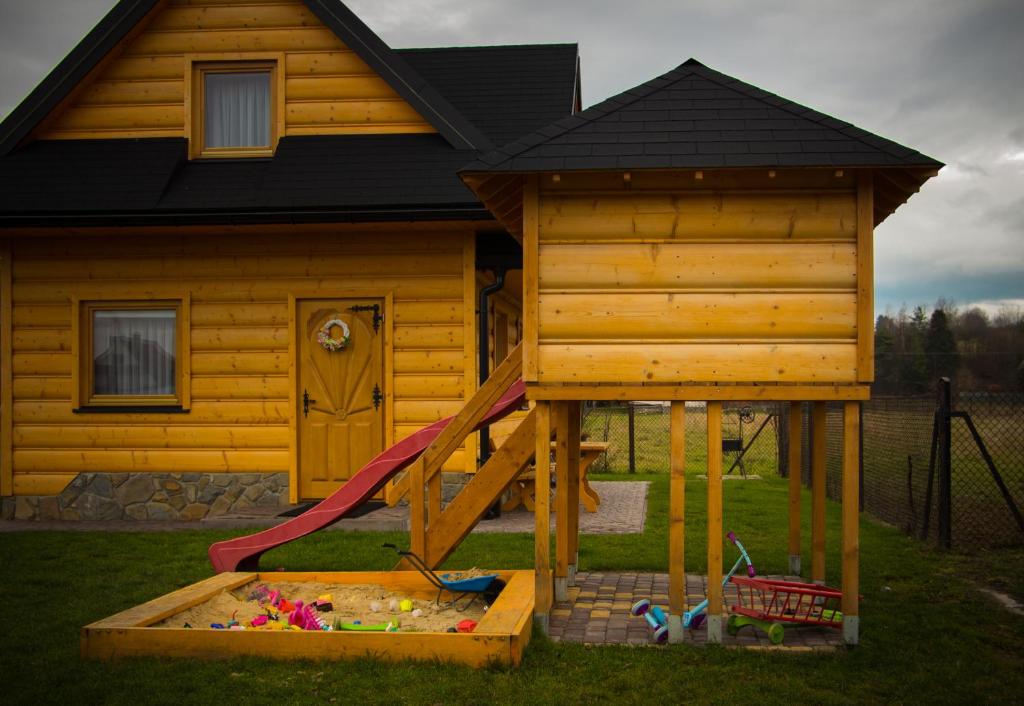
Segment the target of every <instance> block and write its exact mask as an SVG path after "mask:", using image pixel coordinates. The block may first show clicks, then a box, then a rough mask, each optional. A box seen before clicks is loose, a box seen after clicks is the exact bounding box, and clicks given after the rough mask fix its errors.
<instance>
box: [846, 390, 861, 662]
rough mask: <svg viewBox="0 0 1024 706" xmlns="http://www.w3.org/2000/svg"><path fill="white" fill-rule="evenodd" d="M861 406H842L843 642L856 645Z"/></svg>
mask: <svg viewBox="0 0 1024 706" xmlns="http://www.w3.org/2000/svg"><path fill="white" fill-rule="evenodd" d="M859 407H860V405H859V403H857V402H846V403H845V404H844V405H843V523H842V524H843V576H842V590H843V606H842V608H843V640H844V641H845V642H846V644H848V645H856V644H857V642H858V639H859V633H860V606H859V602H860V600H859V592H860V483H859V478H858V475H859V473H858V466H859V464H858V461H859V458H860V443H859V439H860V410H859Z"/></svg>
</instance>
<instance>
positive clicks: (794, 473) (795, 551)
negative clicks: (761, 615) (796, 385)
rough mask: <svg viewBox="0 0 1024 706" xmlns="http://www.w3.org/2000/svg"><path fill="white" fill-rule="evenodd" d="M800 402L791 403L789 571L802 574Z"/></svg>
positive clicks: (789, 429)
mask: <svg viewBox="0 0 1024 706" xmlns="http://www.w3.org/2000/svg"><path fill="white" fill-rule="evenodd" d="M802 407H803V405H802V404H800V403H799V402H790V403H789V428H788V441H789V449H788V453H789V456H788V466H789V573H790V574H792V575H793V576H799V575H800V568H801V567H800V481H801V476H802V475H803V469H802V468H801V467H800V466H801V463H800V457H801V456H802V454H801V450H802V449H801V446H802V443H801V442H802V439H801V437H802V436H803V428H802V427H803V418H802V416H801V415H802V412H803V410H802V409H801V408H802Z"/></svg>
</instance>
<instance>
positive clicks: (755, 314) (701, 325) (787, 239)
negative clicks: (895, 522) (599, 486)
mask: <svg viewBox="0 0 1024 706" xmlns="http://www.w3.org/2000/svg"><path fill="white" fill-rule="evenodd" d="M722 174H723V175H724V173H722ZM728 179H729V177H728V176H720V175H718V174H716V175H715V177H713V178H712V179H711V180H709V181H714V182H715V185H714V186H711V185H704V184H702V183H701V180H696V179H694V177H693V175H692V173H691V176H690V180H691V183H690V184H685V183H684V182H682V181H681V180H680V178H679V175H675V174H673V175H665V176H664V177H663V178H659V176H658V175H655V174H651V175H645V176H644V179H643V181H642V182H641V183H637V182H636V181H634V182H632V183H631V182H630V181H629V180H628V179H626V180H623V179H622V177H621V175H620V177H619V179H618V180H617V182H616V181H614V180H613V179H612V178H610V177H606V176H605V175H601V178H600V180H598V177H596V176H594V175H586V174H581V175H577V174H570V175H562V176H561V177H560V178H559V179H557V180H553V179H552V178H551V177H550V176H547V177H543V178H541V179H540V180H539V195H538V199H537V206H536V209H537V218H536V226H535V228H536V231H535V233H526V243H527V245H528V247H529V246H532V243H534V242H535V243H536V245H535V247H536V248H537V252H538V255H537V287H536V290H535V291H536V302H537V304H536V306H537V328H536V331H537V333H536V349H535V350H536V353H535V354H536V361H537V363H536V365H537V367H536V370H537V372H536V381H537V382H538V383H540V384H541V385H543V384H546V383H550V384H562V383H632V384H637V383H699V382H710V383H718V382H726V383H796V384H799V383H855V382H857V381H858V357H857V342H858V328H859V326H858V324H859V322H858V299H859V294H858V286H857V285H858V257H857V254H858V245H857V243H858V240H857V238H858V228H857V225H858V223H857V216H858V213H857V194H856V190H855V184H854V182H853V181H852V180H851V179H849V178H844V179H838V178H837V179H836V180H835V181H836V184H835V187H836V188H830V189H821V188H820V187H815V188H811V187H808V188H806V189H794V188H792V186H791V185H790V186H789V187H788V188H785V189H781V188H775V189H772V188H771V187H770V186H769V187H767V188H765V187H764V186H762V187H761V188H759V189H752V188H749V185H747V184H743V183H742V182H737V183H728ZM637 181H639V180H637ZM763 181H766V180H763ZM524 220H525V221H526V222H528V223H531V222H532V219H530V218H529V217H528V216H527V217H526V218H525V219H524ZM534 238H535V239H534ZM527 331H528V332H529V331H530V327H529V326H528V327H527ZM529 343H530V342H529V341H528V347H529ZM529 355H530V353H529V351H528V352H527V357H528V358H529Z"/></svg>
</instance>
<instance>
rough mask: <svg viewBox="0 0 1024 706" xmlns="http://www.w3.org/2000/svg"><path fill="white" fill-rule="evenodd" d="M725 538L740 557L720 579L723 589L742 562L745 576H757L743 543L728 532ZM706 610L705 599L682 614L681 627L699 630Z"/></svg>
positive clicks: (706, 600) (734, 534)
mask: <svg viewBox="0 0 1024 706" xmlns="http://www.w3.org/2000/svg"><path fill="white" fill-rule="evenodd" d="M725 536H726V537H728V538H729V541H730V542H732V543H733V544H734V545H735V546H736V548H737V549H739V550H740V556H739V558H738V559H736V563H735V564H733V565H732V568H731V569H729V573H727V574H726V575H725V577H724V578H723V579H722V588H723V589H724V588H725V587H726V585H727V584H728V583H729V579H731V578H732V577H733V576H734V575H735V574H736V572H737V571H739V570H740V565H741V564H743V562H746V564H747V576H749V577H750V578H754V577H755V576H756V575H757V571H756V570H755V569H754V564H753V562H751V561H750V556H749V555H748V554H747V550H746V549H744V548H743V543H742V542H740V540H738V539H737V538H736V533H735V532H732V531H730V532H729V534H727V535H725ZM707 609H708V599H706V598H705V599H704V600H703V601H701V602H700V603H698V604H697V605H695V606H694V607H693V610H688V611H686V612H685V613H683V627H684V628H692V629H694V630H697V629H698V628H700V626H701V625H702V624H703V623H704V618H705V617H706V611H707Z"/></svg>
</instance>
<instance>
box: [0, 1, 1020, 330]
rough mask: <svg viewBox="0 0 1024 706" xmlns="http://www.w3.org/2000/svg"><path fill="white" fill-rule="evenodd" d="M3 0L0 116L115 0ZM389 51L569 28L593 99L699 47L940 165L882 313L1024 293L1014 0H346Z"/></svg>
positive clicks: (879, 265)
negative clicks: (904, 306) (947, 300)
mask: <svg viewBox="0 0 1024 706" xmlns="http://www.w3.org/2000/svg"><path fill="white" fill-rule="evenodd" d="M114 4H115V3H114V2H113V1H112V0H31V1H29V0H0V115H5V114H6V113H7V112H8V111H10V110H11V109H12V108H13V107H14V106H15V105H17V103H18V102H19V101H21V100H22V98H24V96H25V95H26V94H27V93H28V92H29V91H30V90H31V89H32V88H33V87H34V86H35V85H36V84H37V83H38V82H39V81H40V80H42V78H43V77H44V76H45V75H46V73H47V72H48V71H50V69H51V68H52V67H53V66H54V65H55V64H56V63H57V62H58V61H59V60H60V59H61V58H62V57H63V56H64V55H65V54H66V53H67V52H68V51H69V50H70V49H71V48H72V47H73V46H74V44H75V43H77V42H78V41H79V40H80V39H81V38H82V37H83V36H84V35H85V34H86V32H88V31H89V29H90V28H91V27H92V26H93V25H94V24H95V23H96V22H97V21H98V20H99V19H100V17H102V15H103V14H104V13H105V12H106V11H107V10H109V9H110V8H111V7H113V5H114ZM348 4H349V6H350V7H351V8H352V10H354V11H355V12H356V13H357V14H358V15H359V16H360V17H362V18H363V20H364V21H366V22H367V24H369V25H370V27H371V28H373V29H374V30H375V31H377V32H378V33H379V34H380V35H381V36H382V37H383V39H384V40H385V41H386V42H388V43H389V44H390V45H391V46H393V47H411V46H447V45H472V44H519V43H534V42H578V43H579V45H580V53H581V56H582V61H583V102H584V106H587V105H592V104H593V103H595V102H598V101H600V100H602V99H604V98H607V97H608V96H611V95H614V94H615V93H618V92H620V91H623V90H625V89H628V88H631V87H633V86H635V85H637V84H639V83H642V82H644V81H646V80H648V79H650V78H653V77H654V76H656V75H658V74H661V73H664V72H665V71H667V70H669V69H671V68H673V67H675V66H676V65H678V64H680V63H682V62H683V61H685V60H686V59H687V58H689V57H691V56H692V57H695V58H697V59H699V60H700V61H702V62H703V63H705V64H707V65H708V66H710V67H712V68H715V69H717V70H719V71H722V72H724V73H727V74H731V75H733V76H735V77H737V78H740V79H743V80H745V81H747V82H749V83H753V84H755V85H757V86H760V87H761V88H764V89H766V90H768V91H772V92H774V93H778V94H780V95H783V96H785V97H787V98H790V99H792V100H795V101H797V102H800V103H803V104H805V105H808V106H811V107H813V108H816V109H818V110H820V111H822V112H825V113H829V114H831V115H835V116H836V117H839V118H841V119H843V120H847V121H850V122H852V123H854V124H856V125H858V126H860V127H863V128H865V129H867V130H870V131H872V132H876V133H878V134H880V135H883V136H885V137H888V138H890V139H893V140H896V141H897V142H900V143H902V144H905V145H908V146H910V147H914V148H915V149H918V150H920V151H921V152H924V153H925V154H927V155H929V156H932V157H935V158H936V159H938V160H940V161H942V162H945V163H946V164H947V165H948V166H947V167H946V168H945V169H943V170H942V172H941V173H940V175H939V176H938V177H937V178H935V179H932V180H931V181H929V182H928V183H927V184H926V185H925V187H924V189H923V190H922V192H921V193H920V194H918V195H916V196H914V197H913V198H912V199H911V200H910V202H909V204H907V205H904V206H903V207H902V208H900V210H899V211H897V212H896V214H894V215H893V216H890V217H889V219H888V220H887V221H886V222H885V223H884V224H883V225H882V226H881V227H879V228H878V230H877V231H876V238H875V241H876V251H875V252H876V282H877V288H878V289H877V291H878V295H877V310H878V312H879V313H881V312H884V311H885V310H886V309H887V308H893V309H897V308H899V306H900V305H901V304H903V303H906V304H908V305H910V306H913V305H916V304H925V305H931V304H932V303H934V301H935V300H936V299H937V298H938V297H943V296H944V297H947V298H953V299H955V300H956V302H957V303H958V304H969V303H976V302H985V303H987V306H988V307H989V308H991V309H992V310H993V311H994V310H995V309H996V308H997V307H998V306H999V302H1003V301H1013V302H1015V303H1017V304H1018V305H1024V2H1022V0H895V1H894V0H860V1H859V2H849V0H786V1H784V2H783V1H778V0H744V1H740V0H736V1H730V0H629V1H627V0H469V1H467V0H389V1H386V2H383V1H381V0H350V2H349V3H348Z"/></svg>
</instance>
